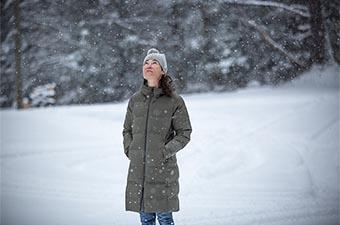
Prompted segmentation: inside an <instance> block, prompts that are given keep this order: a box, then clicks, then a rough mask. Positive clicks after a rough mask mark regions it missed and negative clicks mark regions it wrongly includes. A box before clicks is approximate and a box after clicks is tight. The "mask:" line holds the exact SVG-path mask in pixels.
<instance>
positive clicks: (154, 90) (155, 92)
mask: <svg viewBox="0 0 340 225" xmlns="http://www.w3.org/2000/svg"><path fill="white" fill-rule="evenodd" d="M140 91H141V92H142V93H143V94H144V95H145V96H148V95H151V93H152V94H153V96H155V97H156V98H157V97H159V96H161V95H162V94H164V92H163V89H162V88H160V87H149V86H148V81H147V80H146V79H144V78H143V82H142V85H141V87H140Z"/></svg>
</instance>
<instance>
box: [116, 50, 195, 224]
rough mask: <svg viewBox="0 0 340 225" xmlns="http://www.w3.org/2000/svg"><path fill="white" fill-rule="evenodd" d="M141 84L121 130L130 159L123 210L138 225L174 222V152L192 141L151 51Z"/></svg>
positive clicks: (180, 105)
mask: <svg viewBox="0 0 340 225" xmlns="http://www.w3.org/2000/svg"><path fill="white" fill-rule="evenodd" d="M143 64H144V65H143V77H144V79H143V82H142V84H141V87H140V89H139V90H138V91H137V92H136V93H135V94H133V95H132V97H131V98H130V99H129V102H128V106H127V112H126V115H125V121H124V128H123V138H124V140H123V145H124V153H125V154H126V156H127V157H128V158H129V160H130V164H129V171H128V176H127V185H126V190H125V191H126V192H125V207H126V210H127V211H134V212H139V214H140V219H141V223H142V225H151V224H156V216H157V219H158V221H159V223H160V225H167V224H174V221H173V217H172V212H176V211H179V199H178V193H179V183H178V178H179V170H178V165H177V159H176V153H177V152H178V151H179V150H181V149H183V148H184V147H185V146H186V145H187V144H188V142H189V141H190V134H191V132H192V128H191V124H190V120H189V115H188V112H187V108H186V106H185V103H184V100H183V98H182V97H181V96H179V95H178V94H176V93H175V92H174V90H173V89H172V86H171V78H170V77H169V76H168V75H167V63H166V58H165V55H164V54H160V53H159V51H158V50H157V49H154V48H152V49H150V50H149V51H148V52H147V55H146V57H145V59H144V63H143Z"/></svg>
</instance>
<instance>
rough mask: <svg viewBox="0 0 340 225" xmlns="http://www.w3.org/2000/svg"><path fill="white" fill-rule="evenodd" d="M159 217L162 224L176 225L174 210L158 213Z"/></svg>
mask: <svg viewBox="0 0 340 225" xmlns="http://www.w3.org/2000/svg"><path fill="white" fill-rule="evenodd" d="M157 219H158V222H159V224H160V225H175V223H174V219H173V218H172V212H160V213H157Z"/></svg>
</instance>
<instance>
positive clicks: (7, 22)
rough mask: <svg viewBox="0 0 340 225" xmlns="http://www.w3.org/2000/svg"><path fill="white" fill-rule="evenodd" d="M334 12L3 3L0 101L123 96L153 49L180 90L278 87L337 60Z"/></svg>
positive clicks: (119, 0)
mask: <svg viewBox="0 0 340 225" xmlns="http://www.w3.org/2000/svg"><path fill="white" fill-rule="evenodd" d="M339 9H340V3H339V1H331V0H325V1H321V0H310V1H302V0H296V1H292V0H282V1H255V0H238V1H235V0H219V1H203V0H189V1H184V0H181V1H177V0H176V1H154V0H149V1H137V0H131V1H127V0H112V1H110V0H87V1H86V0H84V1H76V0H56V1H52V0H48V1H44V0H36V1H29V0H21V1H19V0H15V1H13V0H1V84H0V87H1V93H0V104H1V107H13V106H16V107H18V108H20V107H23V106H24V105H25V104H26V105H29V104H30V102H32V99H31V98H32V96H33V95H32V93H33V92H34V93H36V91H35V90H36V89H37V88H38V87H42V86H44V85H46V84H51V83H53V84H55V85H52V86H53V87H54V86H55V89H56V90H55V96H54V97H55V99H56V101H55V104H57V105H65V104H78V103H86V104H90V103H99V102H113V101H120V100H123V99H126V98H128V97H129V96H130V95H131V94H132V93H133V92H134V91H135V90H136V89H137V88H139V86H140V83H141V80H142V72H141V66H142V60H143V58H144V56H145V54H146V51H147V50H148V49H149V48H150V47H156V48H158V49H159V50H160V51H162V52H165V53H166V56H167V60H168V64H169V74H170V76H172V77H173V79H174V82H175V85H176V87H177V91H178V92H180V93H184V92H203V91H227V90H234V89H236V88H242V87H246V86H247V85H249V84H250V83H252V84H254V83H256V84H258V85H263V84H267V85H278V84H280V83H282V82H285V81H287V80H291V79H293V78H295V77H296V76H298V75H299V74H301V72H303V71H305V70H308V69H309V68H310V67H311V66H312V65H314V64H327V63H337V64H339V63H340V27H339V26H340V15H339ZM49 87H51V85H50V86H49ZM39 90H41V88H40V89H39Z"/></svg>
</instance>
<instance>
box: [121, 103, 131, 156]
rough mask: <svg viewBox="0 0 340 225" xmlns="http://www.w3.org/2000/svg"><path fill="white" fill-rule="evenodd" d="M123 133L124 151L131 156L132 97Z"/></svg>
mask: <svg viewBox="0 0 340 225" xmlns="http://www.w3.org/2000/svg"><path fill="white" fill-rule="evenodd" d="M122 133H123V146H124V153H125V155H126V156H127V157H129V147H130V144H131V141H132V101H131V99H130V100H129V102H128V106H127V110H126V114H125V120H124V125H123V132H122Z"/></svg>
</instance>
